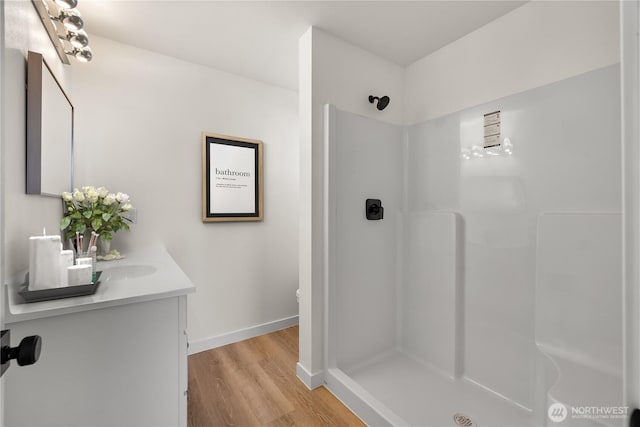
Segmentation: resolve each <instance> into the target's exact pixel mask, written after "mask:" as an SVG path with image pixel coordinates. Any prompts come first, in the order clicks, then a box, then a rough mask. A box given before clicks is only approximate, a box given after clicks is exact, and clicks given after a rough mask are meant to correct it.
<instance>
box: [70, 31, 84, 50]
mask: <svg viewBox="0 0 640 427" xmlns="http://www.w3.org/2000/svg"><path fill="white" fill-rule="evenodd" d="M67 40H69V43H71V46H73V47H74V48H75V49H82V48H83V47H87V46H88V45H89V37H87V33H85V31H84V30H80V31H78V32H77V33H70V34H69V35H67Z"/></svg>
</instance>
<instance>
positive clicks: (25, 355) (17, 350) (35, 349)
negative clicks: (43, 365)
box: [0, 330, 42, 374]
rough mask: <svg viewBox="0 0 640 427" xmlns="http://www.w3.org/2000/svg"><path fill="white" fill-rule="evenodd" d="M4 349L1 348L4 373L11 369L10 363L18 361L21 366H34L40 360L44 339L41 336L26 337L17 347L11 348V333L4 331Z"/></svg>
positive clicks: (0, 356) (0, 357)
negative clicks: (14, 360)
mask: <svg viewBox="0 0 640 427" xmlns="http://www.w3.org/2000/svg"><path fill="white" fill-rule="evenodd" d="M1 345H2V347H1V348H0V361H1V362H2V371H1V373H2V374H4V371H6V370H7V368H9V365H10V361H11V360H12V359H16V361H17V362H18V365H19V366H27V365H33V364H34V363H36V362H37V361H38V359H39V358H40V350H41V349H42V338H41V337H40V336H39V335H32V336H30V337H24V338H23V339H22V341H20V344H19V345H18V346H17V347H11V332H10V331H8V330H7V331H2V344H1Z"/></svg>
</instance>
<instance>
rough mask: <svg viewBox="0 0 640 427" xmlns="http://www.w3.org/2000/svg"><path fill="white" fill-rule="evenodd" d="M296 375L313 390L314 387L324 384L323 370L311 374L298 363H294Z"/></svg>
mask: <svg viewBox="0 0 640 427" xmlns="http://www.w3.org/2000/svg"><path fill="white" fill-rule="evenodd" d="M296 375H297V376H298V379H299V380H300V381H302V382H303V383H304V385H306V386H307V388H308V389H309V390H313V389H314V388H318V387H320V386H321V385H323V384H324V372H316V373H315V374H312V373H310V372H309V371H307V370H306V369H305V367H304V366H302V365H301V364H300V363H297V364H296Z"/></svg>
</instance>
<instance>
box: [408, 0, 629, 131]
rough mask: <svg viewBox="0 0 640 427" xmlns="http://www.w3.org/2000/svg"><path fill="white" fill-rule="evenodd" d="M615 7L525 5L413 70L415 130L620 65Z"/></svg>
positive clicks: (411, 94)
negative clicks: (426, 123) (428, 122)
mask: <svg viewBox="0 0 640 427" xmlns="http://www.w3.org/2000/svg"><path fill="white" fill-rule="evenodd" d="M618 20H619V13H618V2H615V1H604V2H598V1H594V2H590V1H566V2H565V1H559V2H558V1H553V2H546V1H535V2H529V3H527V4H525V5H524V6H522V7H519V8H517V9H515V10H513V11H512V12H510V13H508V14H506V15H504V16H502V17H500V18H498V19H496V20H495V21H493V22H490V23H489V24H487V25H485V26H484V27H482V28H480V29H478V30H477V31H474V32H472V33H470V34H468V35H466V36H465V37H462V38H461V39H459V40H457V41H455V42H453V43H451V44H449V45H447V46H445V47H443V48H442V49H440V50H438V51H436V52H434V53H433V54H431V55H429V56H427V57H425V58H422V59H421V60H419V61H417V62H415V63H413V64H411V65H410V66H409V67H407V69H406V74H405V76H406V82H405V83H406V84H405V99H406V107H405V123H406V124H415V123H420V122H422V121H425V120H428V119H431V118H434V117H439V116H442V115H444V114H448V113H452V112H455V111H459V110H462V109H464V108H468V107H471V106H474V105H478V104H481V103H484V102H488V101H491V100H493V99H497V98H500V97H503V96H507V95H511V94H514V93H518V92H522V91H524V90H527V89H532V88H534V87H538V86H542V85H545V84H548V83H552V82H554V81H558V80H562V79H565V78H567V77H571V76H574V75H576V74H580V73H584V72H586V71H590V70H594V69H596V68H600V67H603V66H606V65H611V64H614V63H617V62H619V61H620V50H619V40H618V39H619V37H618V26H619V23H618Z"/></svg>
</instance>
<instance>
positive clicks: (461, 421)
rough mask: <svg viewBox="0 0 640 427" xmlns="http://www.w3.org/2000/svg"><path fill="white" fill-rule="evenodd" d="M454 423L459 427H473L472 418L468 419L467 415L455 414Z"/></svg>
mask: <svg viewBox="0 0 640 427" xmlns="http://www.w3.org/2000/svg"><path fill="white" fill-rule="evenodd" d="M453 421H454V422H455V423H456V425H457V426H458V427H473V426H474V424H473V421H471V418H469V417H467V416H466V415H463V414H455V415H454V416H453Z"/></svg>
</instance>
